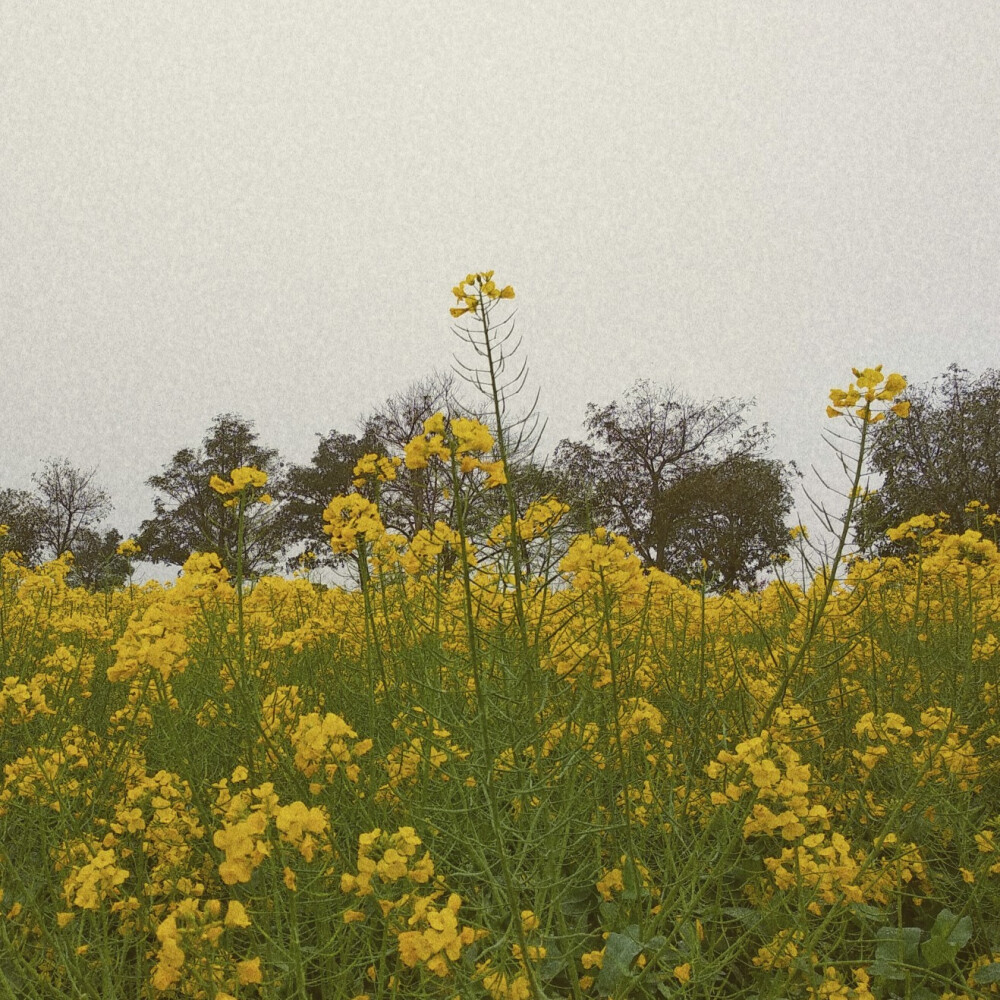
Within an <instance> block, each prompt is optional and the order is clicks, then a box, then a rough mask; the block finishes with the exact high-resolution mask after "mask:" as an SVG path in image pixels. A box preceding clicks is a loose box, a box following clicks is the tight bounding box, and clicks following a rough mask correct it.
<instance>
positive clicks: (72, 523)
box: [31, 458, 112, 556]
mask: <svg viewBox="0 0 1000 1000" xmlns="http://www.w3.org/2000/svg"><path fill="white" fill-rule="evenodd" d="M96 474H97V470H96V469H90V470H87V471H85V470H83V469H78V468H76V467H75V466H73V465H71V464H70V462H69V459H67V458H61V459H55V458H50V459H49V460H48V461H47V462H46V463H45V465H44V466H43V468H42V471H41V472H40V473H38V474H36V475H34V476H32V477H31V478H32V482H33V483H34V484H35V488H36V490H37V491H38V496H39V499H40V500H41V502H42V506H43V507H44V510H45V514H44V519H43V521H42V525H41V530H40V532H39V537H40V539H41V542H42V545H43V546H44V547H45V548H46V549H48V550H49V552H50V553H51V555H53V556H59V555H62V553H63V552H67V551H72V549H73V545H74V543H75V542H76V540H77V538H78V537H79V535H80V532H81V531H83V530H85V529H89V528H93V527H94V526H95V525H97V524H100V522H101V521H103V520H104V519H105V518H106V517H107V516H108V514H110V513H111V509H112V507H111V498H110V497H109V496H108V494H107V493H106V492H105V491H104V490H102V489H101V488H100V487H99V486H98V485H97V484H96V483H95V482H94V477H95V476H96Z"/></svg>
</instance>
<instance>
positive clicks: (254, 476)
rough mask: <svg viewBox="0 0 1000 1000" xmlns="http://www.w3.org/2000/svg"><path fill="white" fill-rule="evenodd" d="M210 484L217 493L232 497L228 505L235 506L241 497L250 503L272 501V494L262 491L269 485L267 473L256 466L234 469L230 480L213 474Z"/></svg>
mask: <svg viewBox="0 0 1000 1000" xmlns="http://www.w3.org/2000/svg"><path fill="white" fill-rule="evenodd" d="M208 485H209V486H211V487H212V489H213V490H215V492H216V493H221V494H222V495H223V496H228V497H230V499H228V500H227V501H226V502H225V506H226V507H235V506H236V505H237V504H238V503H239V502H240V499H241V498H243V499H244V501H245V502H246V503H247V504H248V505H249V504H251V503H263V504H269V503H270V502H271V496H270V494H268V493H264V492H262V490H263V487H264V486H266V485H267V473H266V472H261V470H260V469H257V468H254V467H253V466H252V465H243V466H240V468H238V469H233V471H232V474H231V478H230V479H229V480H226V479H222V478H221V477H220V476H212V478H211V479H210V480H209V481H208Z"/></svg>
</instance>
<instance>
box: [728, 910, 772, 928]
mask: <svg viewBox="0 0 1000 1000" xmlns="http://www.w3.org/2000/svg"><path fill="white" fill-rule="evenodd" d="M722 913H723V915H724V916H727V917H732V918H733V919H734V920H738V921H739V922H740V923H741V924H742V925H743V926H744V927H746V928H747V930H756V929H757V928H758V927H759V926H760V922H761V921H762V920H763V919H764V917H763V916H762V914H761V913H760V911H759V910H754V909H753V908H751V907H749V906H727V907H725V908H724V909H723V911H722Z"/></svg>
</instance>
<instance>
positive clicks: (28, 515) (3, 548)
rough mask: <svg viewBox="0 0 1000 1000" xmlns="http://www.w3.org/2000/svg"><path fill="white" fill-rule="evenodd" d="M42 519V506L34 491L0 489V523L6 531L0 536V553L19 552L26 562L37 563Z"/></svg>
mask: <svg viewBox="0 0 1000 1000" xmlns="http://www.w3.org/2000/svg"><path fill="white" fill-rule="evenodd" d="M44 522H45V508H44V506H43V505H42V502H41V500H39V499H38V497H37V496H35V494H34V493H29V492H28V491H27V490H14V489H3V490H0V524H5V525H7V531H6V533H5V534H3V535H2V536H0V554H2V553H4V552H19V553H20V554H21V557H22V558H23V560H24V561H25V562H26V563H27V564H28V565H29V566H31V565H34V564H35V563H37V562H38V560H39V559H41V557H42V552H43V550H44V548H45V542H44V541H43V540H42V525H43V524H44Z"/></svg>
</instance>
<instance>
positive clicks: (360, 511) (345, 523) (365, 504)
mask: <svg viewBox="0 0 1000 1000" xmlns="http://www.w3.org/2000/svg"><path fill="white" fill-rule="evenodd" d="M323 520H324V521H326V524H324V525H323V531H324V532H325V533H326V534H328V535H329V536H330V547H331V548H332V549H333V551H334V552H337V553H341V554H342V553H348V552H354V551H355V550H356V549H357V547H358V539H359V538H360V539H363V540H366V541H369V542H373V541H375V540H376V539H377V538H378V537H379V536H381V535H382V534H384V533H385V525H384V524H383V523H382V518H381V517H380V516H379V512H378V507H376V506H375V504H373V503H372V502H371V501H370V500H366V499H365V498H364V497H363V496H361V494H360V493H350V494H348V495H346V496H338V497H334V498H333V499H332V500H331V501H330V502H329V503H328V504H327V506H326V510H324V511H323Z"/></svg>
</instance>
